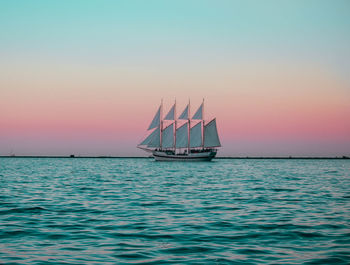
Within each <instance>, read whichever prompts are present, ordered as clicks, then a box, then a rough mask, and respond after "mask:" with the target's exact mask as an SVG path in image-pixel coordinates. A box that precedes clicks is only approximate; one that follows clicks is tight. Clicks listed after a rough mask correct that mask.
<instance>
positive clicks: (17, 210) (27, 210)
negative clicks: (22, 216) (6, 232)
mask: <svg viewBox="0 0 350 265" xmlns="http://www.w3.org/2000/svg"><path fill="white" fill-rule="evenodd" d="M43 211H47V209H45V208H44V207H40V206H35V207H21V208H12V209H9V210H2V211H0V215H6V214H16V213H41V212H43Z"/></svg>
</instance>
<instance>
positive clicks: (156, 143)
mask: <svg viewBox="0 0 350 265" xmlns="http://www.w3.org/2000/svg"><path fill="white" fill-rule="evenodd" d="M151 135H153V136H152V138H151V140H150V141H149V142H148V144H147V146H148V147H160V129H159V126H158V127H157V129H155V130H154V132H153V133H152V134H151ZM147 138H148V137H147Z"/></svg>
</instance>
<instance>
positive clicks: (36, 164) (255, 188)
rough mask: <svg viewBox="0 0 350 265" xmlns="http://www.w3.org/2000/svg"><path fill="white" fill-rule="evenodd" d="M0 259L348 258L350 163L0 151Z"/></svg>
mask: <svg viewBox="0 0 350 265" xmlns="http://www.w3.org/2000/svg"><path fill="white" fill-rule="evenodd" d="M0 264H6V265H10V264H33V265H34V264H350V160H346V159H216V160H214V161H212V162H155V161H153V160H152V159H150V158H17V157H14V158H11V157H9V158H0Z"/></svg>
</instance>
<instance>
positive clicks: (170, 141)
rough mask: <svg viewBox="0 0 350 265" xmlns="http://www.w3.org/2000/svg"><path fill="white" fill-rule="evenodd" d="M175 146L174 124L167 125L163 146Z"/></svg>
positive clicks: (163, 135) (163, 136)
mask: <svg viewBox="0 0 350 265" xmlns="http://www.w3.org/2000/svg"><path fill="white" fill-rule="evenodd" d="M173 147H174V124H173V123H172V124H171V125H169V126H168V127H166V128H165V129H164V130H163V132H162V148H173Z"/></svg>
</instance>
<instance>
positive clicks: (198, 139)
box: [137, 99, 221, 161]
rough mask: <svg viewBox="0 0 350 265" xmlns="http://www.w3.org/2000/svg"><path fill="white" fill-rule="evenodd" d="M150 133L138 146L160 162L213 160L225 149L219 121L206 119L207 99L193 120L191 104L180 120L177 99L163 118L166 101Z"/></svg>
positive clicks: (151, 126)
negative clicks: (220, 137)
mask: <svg viewBox="0 0 350 265" xmlns="http://www.w3.org/2000/svg"><path fill="white" fill-rule="evenodd" d="M147 131H148V132H147V136H146V138H145V139H144V140H143V141H142V142H141V143H140V144H139V145H138V146H137V147H138V148H140V149H142V150H144V151H146V152H149V153H151V156H153V157H154V159H155V160H156V161H211V160H212V159H213V158H214V157H215V156H216V153H217V151H218V149H217V148H218V147H220V146H221V144H220V139H219V135H218V131H217V126H216V118H214V119H212V120H210V121H209V122H206V121H205V119H204V99H203V102H202V104H201V105H200V106H199V108H198V109H197V111H196V112H195V113H194V115H193V116H192V117H191V106H190V102H188V104H187V106H186V107H185V109H184V111H183V112H182V113H181V115H180V116H178V117H177V115H176V100H175V103H174V105H173V106H172V107H171V108H170V110H169V112H168V113H167V115H165V117H163V100H162V102H161V104H160V106H159V108H158V110H157V112H156V114H155V116H154V118H153V120H152V122H151V124H150V125H149V127H148V129H147Z"/></svg>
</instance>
